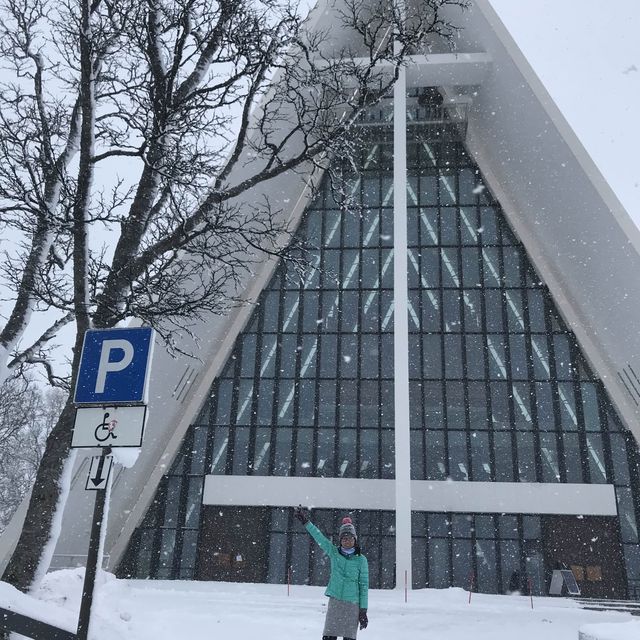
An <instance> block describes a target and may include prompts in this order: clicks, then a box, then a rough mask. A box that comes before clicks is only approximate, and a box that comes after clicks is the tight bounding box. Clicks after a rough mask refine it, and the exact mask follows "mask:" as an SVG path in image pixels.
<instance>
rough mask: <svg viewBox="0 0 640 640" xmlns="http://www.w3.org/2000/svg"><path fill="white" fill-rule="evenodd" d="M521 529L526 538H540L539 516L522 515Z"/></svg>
mask: <svg viewBox="0 0 640 640" xmlns="http://www.w3.org/2000/svg"><path fill="white" fill-rule="evenodd" d="M522 529H523V533H524V537H525V538H526V539H528V540H540V539H541V538H542V526H541V522H540V516H522Z"/></svg>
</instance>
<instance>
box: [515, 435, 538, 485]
mask: <svg viewBox="0 0 640 640" xmlns="http://www.w3.org/2000/svg"><path fill="white" fill-rule="evenodd" d="M516 437H517V439H518V476H519V479H520V482H537V478H536V455H535V448H534V442H533V434H532V433H522V432H521V433H518V434H517V436H516Z"/></svg>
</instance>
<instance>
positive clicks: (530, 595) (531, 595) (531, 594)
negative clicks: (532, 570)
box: [527, 578, 533, 609]
mask: <svg viewBox="0 0 640 640" xmlns="http://www.w3.org/2000/svg"><path fill="white" fill-rule="evenodd" d="M527 582H528V583H529V598H531V608H532V609H533V590H532V588H531V578H528V579H527Z"/></svg>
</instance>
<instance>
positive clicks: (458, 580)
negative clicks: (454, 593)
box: [452, 540, 473, 590]
mask: <svg viewBox="0 0 640 640" xmlns="http://www.w3.org/2000/svg"><path fill="white" fill-rule="evenodd" d="M452 543H453V550H452V551H453V553H452V555H453V558H452V560H453V581H452V586H454V587H460V588H462V589H466V590H469V585H470V584H471V580H472V576H473V565H472V562H471V540H453V541H452Z"/></svg>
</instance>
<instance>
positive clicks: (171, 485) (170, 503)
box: [162, 476, 182, 527]
mask: <svg viewBox="0 0 640 640" xmlns="http://www.w3.org/2000/svg"><path fill="white" fill-rule="evenodd" d="M181 488H182V478H181V477H180V476H172V477H169V478H167V482H166V489H165V491H166V495H167V497H166V500H165V503H164V504H165V507H164V520H163V521H162V525H163V526H164V527H177V526H178V509H179V508H180V489H181Z"/></svg>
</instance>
